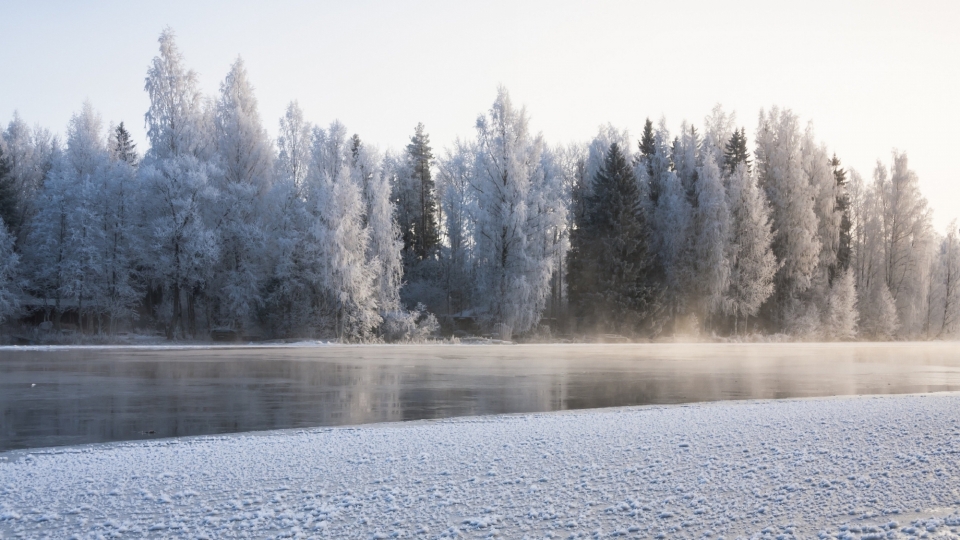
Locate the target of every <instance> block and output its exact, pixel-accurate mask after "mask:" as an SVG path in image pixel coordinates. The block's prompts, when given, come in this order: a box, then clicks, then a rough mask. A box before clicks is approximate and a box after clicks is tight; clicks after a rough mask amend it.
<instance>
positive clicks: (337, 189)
mask: <svg viewBox="0 0 960 540" xmlns="http://www.w3.org/2000/svg"><path fill="white" fill-rule="evenodd" d="M352 160H353V156H352V155H351V151H350V148H349V146H348V141H347V135H346V128H344V127H343V124H340V123H339V122H334V123H333V124H331V125H330V127H329V129H328V130H323V129H320V128H315V129H314V135H313V155H312V161H311V167H310V172H309V174H308V183H309V184H310V188H311V195H310V201H309V205H310V211H311V213H312V214H313V219H314V220H315V221H314V224H313V226H312V227H311V229H310V231H308V242H315V243H316V244H315V245H316V246H317V248H318V249H317V251H316V252H315V254H314V257H315V261H314V264H315V265H316V266H317V270H316V276H317V277H318V278H319V279H320V283H319V285H320V287H319V288H320V290H321V291H322V294H323V296H322V298H321V300H320V301H321V303H322V304H323V305H321V307H320V310H321V311H322V312H325V313H329V314H330V315H332V323H333V325H332V326H333V330H334V332H335V333H336V335H337V337H338V338H339V339H344V340H352V341H353V340H365V339H368V338H370V337H371V336H372V333H373V331H374V329H375V328H376V327H377V326H379V324H380V322H381V320H382V319H381V317H380V315H379V313H378V306H377V303H376V294H375V290H374V280H375V278H376V275H375V269H373V268H371V266H370V264H369V262H368V259H367V256H368V249H369V246H370V231H369V230H368V229H367V228H366V227H365V225H364V217H365V210H366V209H365V203H364V200H363V186H362V185H360V184H359V182H357V177H356V176H355V175H353V174H351V170H350V164H351V161H352Z"/></svg>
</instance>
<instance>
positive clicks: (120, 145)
mask: <svg viewBox="0 0 960 540" xmlns="http://www.w3.org/2000/svg"><path fill="white" fill-rule="evenodd" d="M113 143H114V146H113V149H112V150H113V156H114V158H116V159H117V160H118V161H125V162H127V163H129V164H130V165H134V166H135V165H136V164H137V161H138V159H139V158H138V156H137V145H136V143H134V142H133V137H131V136H130V132H129V131H127V128H126V127H124V125H123V122H120V125H119V126H117V128H116V130H114V133H113Z"/></svg>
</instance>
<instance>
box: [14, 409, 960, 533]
mask: <svg viewBox="0 0 960 540" xmlns="http://www.w3.org/2000/svg"><path fill="white" fill-rule="evenodd" d="M958 421H960V394H939V395H914V396H897V397H861V398H842V399H817V400H784V401H753V402H725V403H712V404H697V405H686V406H671V407H634V408H621V409H605V410H594V411H577V412H563V413H550V414H535V415H512V416H491V417H475V418H460V419H454V420H442V421H434V422H413V423H402V424H383V425H377V426H367V427H361V428H333V429H317V430H308V431H304V430H297V431H288V432H271V433H265V434H245V435H242V436H228V437H223V436H218V437H197V438H188V439H169V440H162V441H149V442H136V443H119V444H108V445H99V446H83V447H72V448H61V449H56V450H52V449H50V450H33V451H20V452H11V453H7V454H2V455H0V538H6V537H26V538H39V537H51V538H70V537H72V538H96V537H124V538H139V537H147V538H152V537H154V538H155V537H185V538H246V537H256V538H291V537H292V538H306V537H310V538H315V537H319V538H393V537H397V538H484V537H500V538H607V537H612V536H618V537H621V536H622V537H626V538H730V539H732V538H758V539H759V538H770V539H774V538H777V539H791V538H836V539H859V540H867V539H881V538H960V536H958V532H957V531H958V530H960V513H958V511H960V493H958V485H960V483H958V476H960V470H958V463H960V461H958V459H957V456H958V454H960V424H958Z"/></svg>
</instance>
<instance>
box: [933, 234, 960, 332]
mask: <svg viewBox="0 0 960 540" xmlns="http://www.w3.org/2000/svg"><path fill="white" fill-rule="evenodd" d="M935 279H936V291H937V293H936V296H935V297H934V298H933V299H931V308H932V311H934V312H935V313H934V320H935V321H937V322H939V324H938V325H934V327H933V328H931V329H930V330H931V332H930V333H932V334H935V335H936V337H939V338H948V337H956V336H957V333H958V331H960V239H958V237H957V222H956V221H953V222H951V223H950V225H949V230H948V232H947V235H946V236H945V237H944V238H943V240H941V242H940V251H939V253H938V254H937V264H936V274H935Z"/></svg>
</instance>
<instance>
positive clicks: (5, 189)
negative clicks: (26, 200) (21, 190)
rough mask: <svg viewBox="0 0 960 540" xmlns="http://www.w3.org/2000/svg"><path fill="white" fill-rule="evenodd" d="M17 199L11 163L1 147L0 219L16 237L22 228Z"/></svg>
mask: <svg viewBox="0 0 960 540" xmlns="http://www.w3.org/2000/svg"><path fill="white" fill-rule="evenodd" d="M17 199H18V196H17V189H16V187H15V186H14V185H13V175H12V174H11V173H10V163H9V162H7V158H6V157H4V155H3V146H0V219H2V220H3V224H4V225H5V226H6V227H7V231H9V232H10V233H11V234H14V235H15V234H16V233H17V231H18V230H19V228H20V222H19V215H20V214H19V213H18V212H17V207H18V206H19V205H18V201H17Z"/></svg>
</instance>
